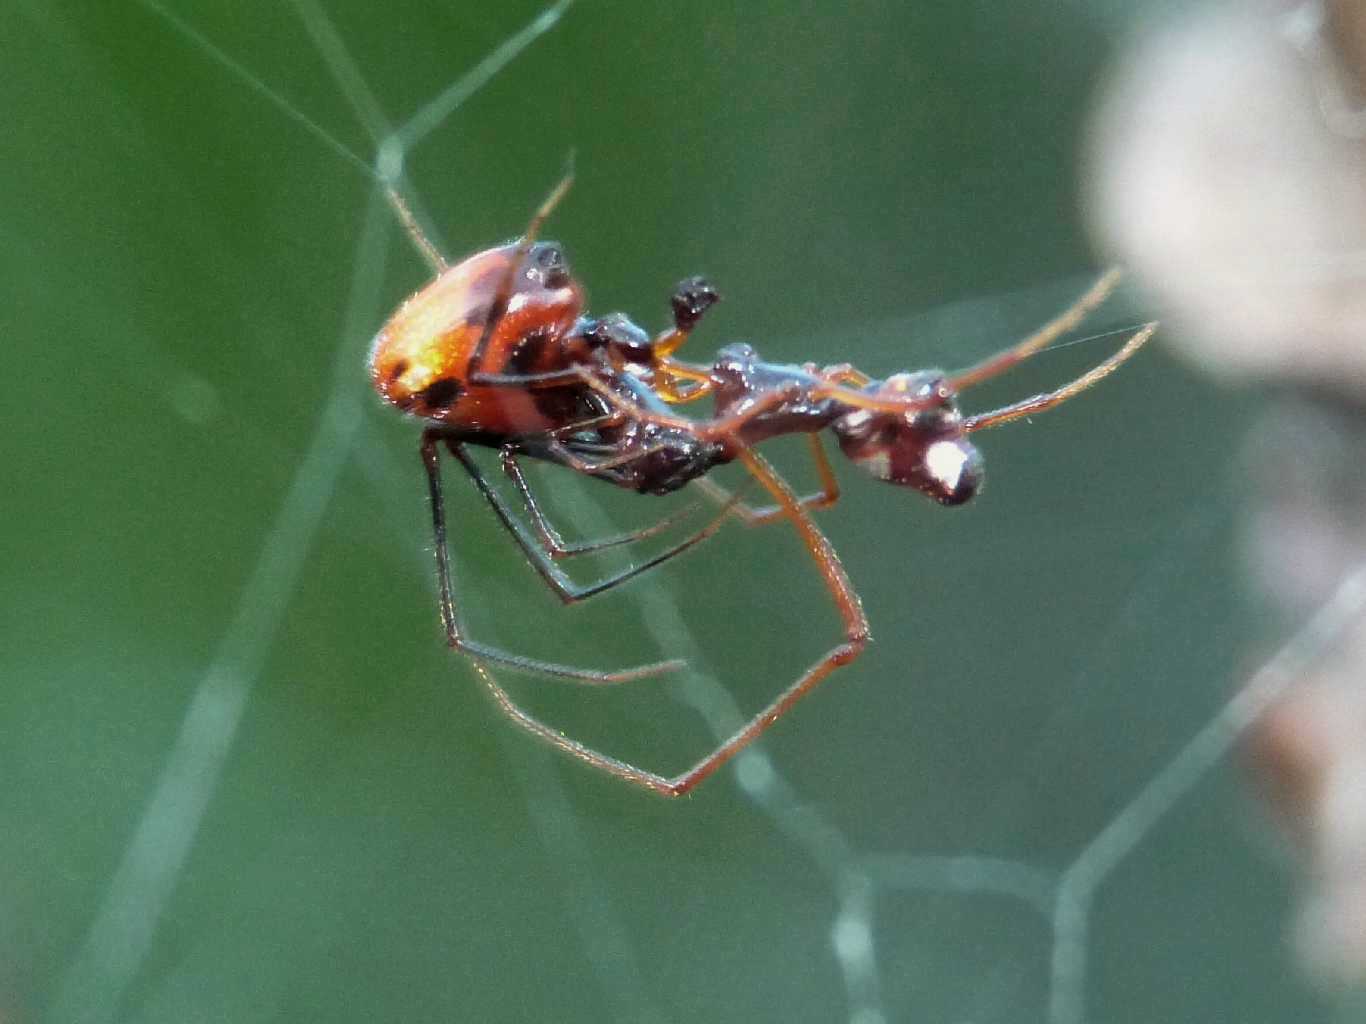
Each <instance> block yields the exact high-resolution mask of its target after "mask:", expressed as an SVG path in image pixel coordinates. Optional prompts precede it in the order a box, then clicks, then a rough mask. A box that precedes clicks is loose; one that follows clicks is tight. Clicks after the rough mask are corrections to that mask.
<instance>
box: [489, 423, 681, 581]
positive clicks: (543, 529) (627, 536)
mask: <svg viewBox="0 0 1366 1024" xmlns="http://www.w3.org/2000/svg"><path fill="white" fill-rule="evenodd" d="M498 457H499V460H500V461H501V463H502V466H503V472H504V473H506V474H507V476H508V478H509V479H510V480H511V481H512V485H513V486H514V487H516V488H517V493H518V494H520V495H521V496H522V504H523V506H524V507H525V508H526V513H527V515H528V516H529V517H530V518H531V525H532V526H533V527H534V528H535V530H536V533H537V534H538V535H539V537H540V546H541V549H542V550H543V551H544V552H545V553H546V554H547V555H549V556H550V557H551V558H554V559H560V558H572V557H573V556H575V555H585V554H589V553H590V552H594V551H602V550H604V549H606V548H614V547H619V546H621V545H623V544H633V543H635V542H636V541H638V540H646V539H648V538H650V537H653V536H655V535H656V534H659V533H663V532H664V531H665V530H667V529H668V528H669V527H671V526H673V525H674V524H675V523H678V522H679V521H680V520H683V519H686V518H688V517H689V516H691V515H692V513H693V512H694V511H695V510H696V509H697V505H696V504H693V505H689V506H687V507H686V508H683V509H680V510H678V511H677V512H675V513H673V514H672V515H668V516H665V517H664V518H663V519H661V520H659V522H657V523H655V524H654V525H652V526H645V527H642V528H641V529H639V530H635V531H633V532H631V533H623V534H619V535H617V536H615V537H606V538H602V539H600V540H592V541H578V542H576V543H569V542H566V541H565V540H564V539H563V538H562V537H561V536H560V532H559V531H558V530H556V529H555V527H553V526H552V525H551V524H550V522H549V521H548V520H547V519H546V518H545V515H544V513H542V512H541V506H540V503H539V502H538V501H537V500H536V497H535V495H533V494H532V493H531V486H530V484H528V483H527V481H526V476H525V475H524V474H523V473H522V467H521V465H520V464H519V463H518V461H517V451H516V449H515V448H513V447H512V446H510V445H509V446H505V447H503V448H500V449H499V450H498Z"/></svg>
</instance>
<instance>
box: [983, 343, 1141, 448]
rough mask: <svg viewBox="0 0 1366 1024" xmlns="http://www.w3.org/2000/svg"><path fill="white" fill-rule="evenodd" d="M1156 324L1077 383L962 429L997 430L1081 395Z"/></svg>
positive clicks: (1124, 358)
mask: <svg viewBox="0 0 1366 1024" xmlns="http://www.w3.org/2000/svg"><path fill="white" fill-rule="evenodd" d="M1157 326H1158V325H1157V324H1156V323H1151V324H1145V325H1144V326H1143V327H1141V328H1139V329H1138V331H1137V332H1135V333H1134V334H1133V335H1132V336H1131V337H1130V338H1129V340H1128V341H1126V342H1125V343H1124V345H1123V347H1122V348H1120V349H1119V351H1118V352H1116V353H1115V354H1114V355H1112V356H1110V358H1109V359H1107V360H1105V361H1104V362H1103V363H1100V364H1098V365H1096V366H1093V367H1092V368H1091V369H1089V370H1087V371H1086V372H1085V373H1083V374H1082V375H1081V376H1080V377H1078V378H1077V379H1076V380H1074V381H1072V382H1071V383H1068V384H1064V385H1063V386H1062V387H1060V388H1058V389H1057V390H1056V391H1048V392H1045V393H1044V394H1042V395H1035V396H1034V397H1033V398H1026V399H1024V400H1023V401H1021V402H1015V403H1013V404H1011V405H1007V406H1003V407H1002V408H1000V409H993V410H991V411H990V412H984V413H978V414H977V415H976V416H968V417H966V418H965V419H964V420H963V429H964V430H965V431H968V432H971V431H974V430H986V429H987V428H989V427H998V426H1000V425H1001V424H1002V423H1009V422H1010V421H1011V420H1018V419H1020V418H1021V417H1023V416H1032V415H1034V414H1035V413H1040V412H1046V411H1047V410H1049V409H1052V408H1053V407H1054V406H1055V405H1061V404H1062V403H1063V402H1065V401H1067V400H1068V399H1069V398H1071V397H1072V396H1073V395H1077V394H1080V393H1081V392H1083V391H1085V390H1086V389H1087V388H1089V387H1090V386H1091V385H1092V384H1095V383H1096V382H1097V381H1099V380H1103V379H1104V378H1106V377H1108V376H1110V374H1112V373H1114V372H1115V370H1117V369H1119V367H1120V366H1122V365H1123V364H1124V362H1125V361H1127V360H1128V359H1129V357H1130V356H1132V355H1133V354H1134V353H1135V352H1137V351H1138V350H1139V349H1140V348H1142V347H1143V345H1144V343H1145V342H1147V340H1148V339H1149V338H1151V337H1152V336H1153V332H1154V331H1156V330H1157Z"/></svg>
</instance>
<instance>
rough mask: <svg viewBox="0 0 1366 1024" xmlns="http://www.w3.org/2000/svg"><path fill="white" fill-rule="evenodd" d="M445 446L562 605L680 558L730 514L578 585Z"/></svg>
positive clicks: (472, 467)
mask: <svg viewBox="0 0 1366 1024" xmlns="http://www.w3.org/2000/svg"><path fill="white" fill-rule="evenodd" d="M446 444H447V447H448V448H449V449H450V451H451V454H452V455H454V456H455V457H456V459H457V460H459V462H460V464H461V465H462V466H463V467H464V468H465V472H466V473H468V474H469V475H470V479H472V480H473V481H474V485H475V486H476V487H477V488H479V493H480V494H482V495H483V496H484V500H486V501H487V502H488V503H489V505H490V506H491V507H492V508H493V511H494V514H495V515H497V516H498V521H499V522H500V523H502V524H503V527H504V528H505V529H506V530H507V531H508V532H509V533H510V534H512V539H513V540H515V541H516V542H517V546H518V547H519V548H521V549H522V553H523V554H524V555H525V556H526V558H527V560H528V561H530V562H531V567H532V568H533V569H535V570H536V572H537V574H538V575H539V576H540V577H541V579H542V580H544V581H545V583H546V585H547V586H548V587H550V589H551V590H553V591H554V592H555V595H556V596H557V597H558V598H559V599H560V600H561V601H563V602H564V603H565V604H577V603H578V602H579V601H586V600H587V599H588V598H590V597H595V596H597V595H598V594H601V593H603V592H604V591H608V590H611V589H612V588H613V587H616V586H620V585H621V584H622V583H625V582H626V581H627V580H631V579H635V578H636V577H637V576H639V575H641V574H642V573H645V572H649V571H650V570H651V569H653V568H655V567H656V566H659V565H662V564H664V563H665V562H667V561H669V559H671V558H673V557H675V556H677V555H681V554H682V553H683V552H684V551H687V550H688V549H689V548H691V547H693V546H694V545H697V544H700V543H702V541H704V540H706V539H707V538H708V537H710V536H711V535H712V534H714V533H715V532H716V531H717V530H719V529H720V528H721V527H722V526H723V525H724V524H725V521H726V517H727V516H729V515H730V511H731V510H730V507H729V506H727V507H726V508H724V509H722V511H721V512H720V513H719V514H718V515H717V516H716V517H715V518H713V519H712V520H711V521H710V522H709V523H707V524H706V525H705V526H703V527H702V528H701V529H699V530H697V531H696V532H694V533H692V534H690V535H689V536H687V537H684V538H683V539H682V540H681V541H679V542H678V543H677V544H674V545H673V546H672V547H667V548H665V549H664V550H663V551H661V552H659V553H658V554H655V555H653V556H651V557H650V558H647V559H646V560H645V561H643V562H638V563H637V564H635V565H633V566H631V567H629V568H627V569H623V570H621V571H620V572H616V573H612V574H611V575H609V576H605V577H603V578H602V579H600V580H596V581H594V582H593V583H589V584H577V583H575V582H574V581H573V580H571V579H570V578H569V577H568V576H566V575H565V573H564V571H563V570H562V569H561V568H560V567H559V566H558V565H556V564H555V561H554V558H553V556H552V555H551V554H550V553H549V552H548V551H546V549H545V548H544V547H543V546H542V545H541V544H540V542H539V541H538V540H537V538H536V537H535V536H533V535H532V534H531V532H530V531H529V530H527V528H526V527H525V526H524V525H523V524H522V523H521V522H520V521H519V520H518V519H517V517H516V516H515V515H514V514H513V512H512V509H511V508H509V507H508V503H507V502H506V501H504V500H503V498H502V496H501V495H500V494H499V493H498V492H497V491H495V490H494V489H493V488H492V487H491V486H489V482H488V480H487V479H486V478H485V477H484V473H483V470H481V469H480V468H479V466H478V465H477V464H476V463H475V461H474V460H473V459H472V458H470V455H469V453H468V452H467V451H465V446H464V445H462V444H460V443H459V442H458V441H454V440H450V439H447V441H446ZM675 661H676V659H675ZM665 664H668V665H670V666H671V667H672V666H673V664H674V662H666V663H665ZM646 667H652V666H646ZM631 671H634V670H631Z"/></svg>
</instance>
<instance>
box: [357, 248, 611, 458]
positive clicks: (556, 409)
mask: <svg viewBox="0 0 1366 1024" xmlns="http://www.w3.org/2000/svg"><path fill="white" fill-rule="evenodd" d="M516 256H517V246H515V245H505V246H500V247H499V248H496V249H488V250H486V251H484V252H481V253H477V254H476V255H474V256H471V257H469V258H468V259H466V260H463V261H462V262H460V263H458V264H456V265H455V266H453V267H451V268H449V269H447V270H446V271H444V272H443V273H442V274H441V275H440V276H439V277H437V278H436V280H434V281H432V282H431V283H430V284H429V285H427V286H426V287H425V288H423V289H422V290H421V291H419V292H417V294H415V295H413V296H412V297H411V298H409V299H408V300H407V301H406V302H404V303H403V305H402V306H400V307H399V309H398V310H397V312H395V313H394V315H393V316H392V317H391V318H390V319H389V322H388V323H386V324H385V325H384V327H383V328H382V329H381V330H380V332H379V334H378V335H376V337H375V341H374V344H373V345H372V347H371V349H370V381H371V383H372V384H373V385H374V387H375V390H376V391H378V392H379V394H380V397H382V398H383V399H384V400H385V401H386V402H389V403H390V404H391V405H395V406H397V407H398V408H400V409H402V410H404V411H405V412H408V413H412V414H413V415H414V416H421V417H423V418H424V419H429V420H434V421H436V422H439V423H445V424H448V425H449V426H451V427H454V428H457V429H461V430H467V431H469V432H471V433H487V434H489V435H492V436H497V437H510V436H518V435H525V434H536V433H540V432H543V431H546V430H549V429H553V428H554V427H557V426H562V425H563V423H564V417H565V416H566V415H567V414H568V411H567V410H568V409H569V407H570V406H572V405H573V404H574V402H576V401H577V398H576V396H575V395H574V394H573V393H572V392H573V391H574V389H573V388H572V386H571V387H570V388H564V387H561V388H550V389H547V388H539V389H538V388H528V387H517V386H508V385H501V384H500V385H495V386H490V385H487V384H485V385H480V384H475V383H471V382H472V381H477V380H478V379H479V376H480V375H483V374H498V375H504V376H525V375H531V374H544V373H552V372H554V371H556V370H564V369H568V368H570V367H572V366H574V365H575V363H576V362H578V361H581V360H584V359H586V358H587V346H586V345H585V344H584V343H583V342H582V340H581V339H576V338H575V337H574V336H573V334H572V331H571V329H572V327H573V326H574V323H575V321H576V320H577V319H578V316H579V313H580V312H581V311H582V309H583V290H582V288H580V287H579V284H578V282H576V281H575V280H574V279H573V277H572V276H571V275H570V274H569V270H568V268H567V266H566V265H565V263H564V258H563V255H562V254H561V252H560V249H559V247H558V246H557V245H555V244H554V243H552V242H541V243H538V244H536V245H534V246H532V247H531V249H530V251H529V252H528V253H527V255H526V257H525V259H524V260H523V261H522V265H521V266H520V267H518V268H517V269H516V272H515V273H514V274H513V276H512V279H511V288H510V291H509V292H508V294H507V300H506V309H505V311H504V312H503V314H502V316H501V317H499V319H498V321H497V323H496V324H495V325H494V329H493V331H492V332H491V333H489V335H488V337H487V339H484V333H485V327H486V325H487V324H488V321H489V317H490V316H491V315H492V314H494V313H495V312H496V311H495V310H494V305H495V303H496V301H497V299H498V295H499V290H500V289H502V288H503V287H504V286H505V285H506V284H507V283H508V272H509V268H510V267H511V266H512V261H513V260H514V259H515V258H516ZM481 340H482V341H483V344H482V350H481V344H480V343H481ZM476 353H478V358H477V361H476ZM556 393H558V394H556Z"/></svg>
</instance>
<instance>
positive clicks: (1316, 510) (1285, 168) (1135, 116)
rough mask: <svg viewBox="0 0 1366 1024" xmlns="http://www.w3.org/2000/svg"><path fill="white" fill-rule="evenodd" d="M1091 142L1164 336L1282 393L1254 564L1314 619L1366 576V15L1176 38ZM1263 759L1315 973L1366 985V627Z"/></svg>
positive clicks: (1098, 173)
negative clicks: (1296, 871)
mask: <svg viewBox="0 0 1366 1024" xmlns="http://www.w3.org/2000/svg"><path fill="white" fill-rule="evenodd" d="M1093 137H1094V140H1095V141H1094V148H1093V152H1092V154H1091V168H1092V175H1091V182H1092V186H1091V195H1090V209H1091V215H1092V219H1093V222H1094V223H1095V225H1096V227H1097V230H1098V232H1099V233H1100V235H1101V236H1102V238H1103V240H1104V243H1105V246H1106V247H1107V248H1108V249H1112V250H1114V251H1116V252H1118V253H1119V255H1120V258H1121V260H1122V261H1123V262H1125V263H1126V264H1127V265H1128V266H1129V267H1130V268H1131V270H1132V272H1133V274H1134V276H1135V278H1136V279H1137V281H1138V283H1139V285H1140V287H1142V288H1144V289H1146V290H1147V291H1148V293H1149V296H1150V300H1151V302H1152V304H1153V306H1154V308H1155V311H1157V312H1158V313H1159V314H1160V315H1161V316H1162V318H1163V320H1164V321H1166V322H1167V324H1168V325H1169V326H1170V327H1171V330H1170V331H1165V332H1164V336H1165V337H1166V338H1167V339H1168V340H1169V341H1172V342H1173V343H1174V344H1176V345H1177V347H1178V348H1179V350H1180V351H1181V352H1182V353H1183V354H1184V355H1186V356H1187V357H1188V358H1190V359H1192V360H1193V361H1195V362H1196V363H1197V364H1198V365H1199V366H1201V367H1202V368H1203V369H1205V370H1206V371H1207V372H1209V373H1211V374H1215V375H1218V376H1221V377H1241V378H1250V379H1261V380H1262V381H1264V382H1266V383H1267V384H1268V385H1270V387H1269V389H1268V391H1269V394H1268V398H1267V402H1266V406H1267V411H1266V412H1265V414H1264V416H1263V419H1262V421H1261V423H1260V425H1259V426H1258V427H1257V428H1256V429H1255V430H1254V432H1253V436H1252V437H1251V438H1249V441H1248V444H1247V446H1246V452H1247V454H1246V460H1245V465H1246V466H1247V468H1248V473H1249V476H1250V477H1251V479H1252V483H1253V489H1254V492H1255V493H1254V495H1253V496H1252V500H1251V501H1250V502H1249V504H1248V508H1247V519H1246V522H1245V538H1246V553H1247V560H1248V565H1249V569H1250V570H1251V575H1252V577H1253V578H1254V580H1255V582H1256V584H1257V586H1258V587H1259V589H1261V590H1262V591H1263V592H1265V593H1266V594H1268V595H1270V597H1271V599H1272V600H1273V601H1274V602H1275V604H1276V605H1277V606H1278V607H1279V608H1280V609H1281V610H1282V612H1284V613H1285V614H1286V615H1287V616H1293V617H1294V618H1296V619H1300V618H1303V617H1304V616H1306V615H1307V614H1308V612H1309V611H1310V610H1311V609H1313V608H1314V607H1316V606H1317V605H1318V604H1320V603H1322V602H1323V601H1324V600H1326V599H1327V598H1328V596H1329V595H1330V594H1332V593H1333V592H1334V590H1335V588H1336V587H1337V585H1338V583H1339V582H1340V580H1341V579H1342V578H1343V576H1344V575H1345V574H1346V573H1347V572H1348V570H1350V569H1352V568H1353V567H1355V566H1357V565H1360V564H1362V563H1363V562H1366V4H1363V3H1362V2H1360V0H1352V2H1345V0H1340V2H1324V3H1300V4H1290V3H1269V2H1259V3H1242V4H1225V5H1222V6H1215V7H1211V8H1206V9H1203V10H1201V11H1199V12H1196V13H1194V14H1191V15H1188V16H1186V17H1184V18H1183V19H1182V20H1180V21H1176V22H1172V23H1169V24H1167V25H1165V26H1164V27H1162V28H1161V29H1159V30H1157V31H1155V32H1153V33H1151V34H1149V35H1148V36H1147V37H1146V38H1144V39H1142V40H1140V41H1139V42H1138V44H1137V45H1136V46H1135V47H1134V49H1133V52H1132V53H1131V55H1130V57H1129V59H1128V60H1127V61H1126V63H1125V65H1124V67H1123V68H1122V69H1121V70H1120V71H1119V72H1118V73H1117V75H1116V76H1115V79H1114V81H1113V82H1112V83H1111V87H1110V90H1109V93H1108V96H1107V98H1106V99H1105V101H1104V103H1103V104H1102V105H1101V107H1100V109H1099V110H1098V112H1097V118H1096V124H1095V130H1094V133H1093ZM1278 395H1279V396H1280V397H1277V396H1278ZM1248 750H1249V753H1250V755H1251V757H1252V759H1253V763H1254V765H1255V768H1256V772H1257V774H1258V776H1259V779H1260V781H1261V782H1262V783H1263V790H1264V792H1265V793H1266V794H1267V796H1268V797H1269V798H1270V800H1271V802H1272V804H1273V806H1274V807H1275V809H1276V811H1277V812H1278V816H1279V818H1280V819H1281V820H1282V821H1283V822H1284V823H1285V824H1286V827H1287V831H1288V832H1289V834H1291V835H1292V837H1293V838H1294V839H1295V841H1296V844H1297V846H1298V847H1299V849H1301V850H1302V851H1303V854H1304V860H1305V864H1306V872H1305V877H1306V881H1307V885H1306V887H1305V892H1304V896H1303V899H1302V901H1301V907H1300V922H1299V927H1298V932H1297V934H1298V939H1299V942H1298V945H1299V948H1300V950H1301V952H1302V954H1303V956H1304V959H1305V961H1306V963H1307V964H1308V965H1309V966H1310V967H1311V968H1312V969H1313V970H1314V971H1315V972H1316V973H1317V974H1318V975H1319V976H1321V977H1324V978H1328V979H1332V980H1336V981H1344V982H1356V983H1361V982H1363V981H1366V622H1362V623H1360V624H1359V625H1358V627H1357V628H1356V629H1355V631H1354V632H1353V633H1352V634H1351V635H1349V636H1346V637H1344V638H1343V639H1342V642H1341V644H1340V646H1339V648H1338V649H1337V650H1336V651H1334V652H1333V653H1332V654H1331V656H1330V657H1328V658H1326V659H1325V661H1324V663H1323V664H1321V665H1320V666H1319V668H1318V669H1317V670H1316V671H1315V672H1314V673H1313V675H1312V678H1307V679H1304V680H1303V681H1302V682H1301V684H1299V685H1297V686H1296V687H1295V688H1294V689H1292V690H1291V691H1290V692H1289V693H1288V695H1287V696H1285V697H1283V698H1281V699H1280V701H1279V702H1278V703H1277V704H1275V705H1274V706H1273V707H1272V708H1271V709H1270V710H1269V711H1268V712H1267V713H1266V714H1265V716H1264V717H1263V718H1262V719H1261V720H1260V721H1259V722H1258V723H1257V725H1256V726H1254V728H1253V731H1252V733H1251V735H1250V736H1249V740H1248Z"/></svg>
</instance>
